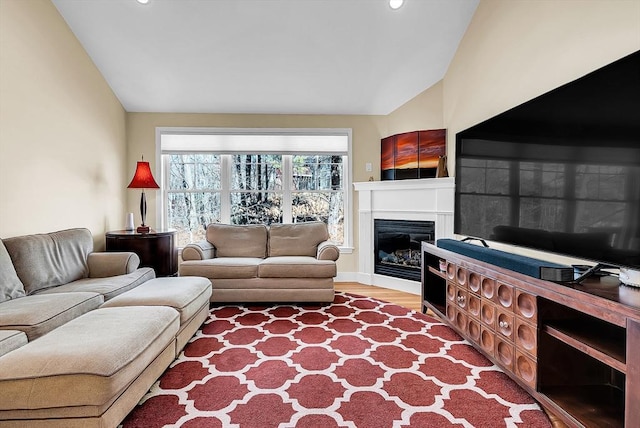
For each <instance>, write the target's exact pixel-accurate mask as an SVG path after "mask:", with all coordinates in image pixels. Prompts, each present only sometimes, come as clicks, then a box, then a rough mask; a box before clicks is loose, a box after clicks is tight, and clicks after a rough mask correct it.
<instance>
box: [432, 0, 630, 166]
mask: <svg viewBox="0 0 640 428" xmlns="http://www.w3.org/2000/svg"><path fill="white" fill-rule="evenodd" d="M638 49H640V1H638V0H572V1H569V0H563V1H559V0H519V1H512V0H481V2H480V4H479V6H478V8H477V10H476V13H475V15H474V17H473V19H472V21H471V23H470V25H469V28H468V29H467V32H466V33H465V35H464V37H463V39H462V41H461V43H460V46H459V47H458V50H457V52H456V55H455V57H454V59H453V61H452V62H451V64H450V66H449V69H448V71H447V73H446V75H445V78H444V93H443V103H444V123H445V125H446V127H447V129H448V141H449V142H450V143H451V144H450V145H449V171H453V168H452V166H453V164H452V162H453V156H452V155H453V149H454V144H455V134H456V133H457V132H459V131H461V130H464V129H466V128H468V127H470V126H472V125H475V124H477V123H479V122H482V121H483V120H485V119H488V118H490V117H492V116H495V115H496V114H498V113H501V112H503V111H505V110H508V109H510V108H511V107H514V106H517V105H519V104H521V103H523V102H525V101H527V100H529V99H531V98H534V97H536V96H538V95H541V94H543V93H545V92H547V91H549V90H551V89H553V88H556V87H558V86H561V85H563V84H565V83H567V82H570V81H572V80H575V79H577V78H579V77H581V76H584V75H585V74H587V73H589V72H591V71H593V70H596V69H598V68H600V67H602V66H604V65H606V64H608V63H610V62H613V61H615V60H616V59H619V58H622V57H623V56H625V55H627V54H630V53H632V52H634V51H636V50H638Z"/></svg>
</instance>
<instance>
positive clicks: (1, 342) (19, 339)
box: [0, 330, 27, 357]
mask: <svg viewBox="0 0 640 428" xmlns="http://www.w3.org/2000/svg"><path fill="white" fill-rule="evenodd" d="M26 344H27V335H26V334H24V332H22V331H19V330H0V357H1V356H3V355H4V354H8V353H9V352H11V351H13V350H15V349H18V348H19V347H21V346H24V345H26Z"/></svg>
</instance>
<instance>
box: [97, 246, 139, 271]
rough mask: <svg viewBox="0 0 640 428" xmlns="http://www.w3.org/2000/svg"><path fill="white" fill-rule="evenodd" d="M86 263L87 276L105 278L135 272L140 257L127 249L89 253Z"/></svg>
mask: <svg viewBox="0 0 640 428" xmlns="http://www.w3.org/2000/svg"><path fill="white" fill-rule="evenodd" d="M87 264H88V265H89V278H106V277H109V276H116V275H126V274H128V273H131V272H135V270H136V269H138V266H140V257H138V255H137V254H136V253H132V252H128V251H123V252H113V253H108V252H102V253H89V256H88V257H87Z"/></svg>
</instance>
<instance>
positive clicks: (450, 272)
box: [447, 262, 456, 280]
mask: <svg viewBox="0 0 640 428" xmlns="http://www.w3.org/2000/svg"><path fill="white" fill-rule="evenodd" d="M455 277H456V265H455V264H453V263H451V262H447V279H450V280H453V279H454V278H455Z"/></svg>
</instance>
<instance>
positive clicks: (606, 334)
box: [543, 321, 627, 373]
mask: <svg viewBox="0 0 640 428" xmlns="http://www.w3.org/2000/svg"><path fill="white" fill-rule="evenodd" d="M543 329H544V331H545V332H547V333H548V334H549V335H551V336H553V337H555V338H556V339H558V340H561V341H563V342H564V343H566V344H567V345H569V346H572V347H574V348H576V349H578V350H579V351H582V352H584V353H585V354H587V355H590V356H592V357H593V358H595V359H597V360H599V361H601V362H603V363H605V364H608V365H610V366H611V367H613V368H615V369H616V370H618V371H620V372H622V373H626V371H627V367H626V364H625V360H626V356H625V352H626V349H625V336H624V331H622V332H620V331H619V330H617V329H612V328H608V327H603V325H602V324H601V323H596V322H584V323H581V324H578V323H577V322H575V321H564V322H561V321H558V322H554V323H550V324H547V325H544V327H543Z"/></svg>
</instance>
